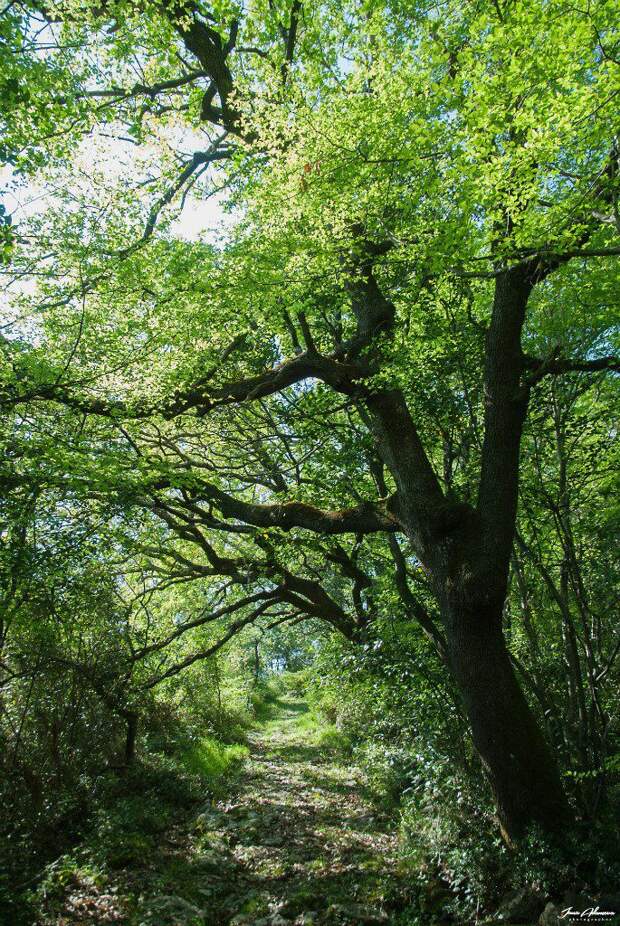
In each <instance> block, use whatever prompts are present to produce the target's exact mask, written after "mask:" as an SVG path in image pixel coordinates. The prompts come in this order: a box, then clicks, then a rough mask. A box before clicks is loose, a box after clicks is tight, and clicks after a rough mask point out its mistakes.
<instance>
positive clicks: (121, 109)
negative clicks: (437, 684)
mask: <svg viewBox="0 0 620 926" xmlns="http://www.w3.org/2000/svg"><path fill="white" fill-rule="evenodd" d="M617 14H618V8H617V4H615V3H602V2H601V3H595V4H590V5H589V7H588V8H587V10H580V9H577V8H575V7H574V6H573V5H571V4H568V3H564V2H562V0H558V2H551V3H549V2H539V3H533V4H532V3H527V4H522V3H519V2H505V3H498V2H480V3H477V4H469V3H460V2H458V0H451V2H449V3H448V4H445V5H441V6H439V5H438V6H436V7H435V6H428V7H426V6H425V5H423V4H418V3H415V2H412V3H405V4H404V5H403V4H399V3H395V4H390V3H389V2H368V3H364V4H349V5H347V4H345V5H344V6H343V5H342V4H339V5H337V6H336V5H331V4H325V5H322V6H321V7H320V8H310V7H306V6H305V5H303V4H302V3H299V2H297V0H293V2H292V3H288V2H273V3H269V4H262V3H258V4H256V6H255V7H253V8H252V9H251V10H250V11H246V10H245V9H242V8H241V6H239V7H237V5H236V4H234V3H232V4H227V3H222V4H213V5H210V4H203V3H199V2H197V3H188V4H175V3H163V4H159V3H146V2H145V3H142V2H119V3H114V4H108V3H104V4H101V5H96V6H93V7H92V8H89V7H88V4H86V5H74V4H68V3H67V4H65V3H62V2H61V3H56V4H52V5H50V6H36V5H32V6H30V5H29V6H28V7H26V6H24V7H22V6H20V5H14V6H13V7H11V8H9V9H8V11H7V13H6V14H5V15H6V18H7V26H6V28H5V29H4V32H3V42H4V43H5V45H6V47H7V50H8V51H9V52H10V54H7V55H6V58H5V62H6V63H5V64H4V65H3V67H5V69H6V76H5V78H4V86H5V91H6V92H7V93H8V94H10V95H11V100H12V101H13V104H14V105H13V106H12V107H11V109H10V111H7V113H6V114H5V116H4V117H3V118H4V119H5V132H6V138H7V142H6V148H7V158H8V159H9V160H10V161H11V163H12V164H13V165H14V168H15V169H16V171H21V172H24V173H28V174H29V175H30V176H31V177H32V178H33V181H34V180H38V182H41V183H43V182H45V183H46V184H47V188H48V189H53V197H52V200H51V203H50V206H49V209H48V210H47V211H46V212H45V213H44V214H43V215H42V216H41V217H39V218H35V219H32V220H31V221H30V225H29V227H28V228H26V229H24V230H23V231H22V230H21V229H20V228H19V227H17V228H16V229H15V230H14V232H13V241H12V247H13V248H14V256H13V262H14V267H15V271H14V272H15V278H16V279H20V280H21V279H23V278H28V277H32V278H33V279H35V280H37V279H38V280H39V287H38V291H37V294H36V297H33V296H32V294H31V293H30V291H26V292H24V293H22V294H21V295H19V296H18V297H16V299H15V303H14V304H15V306H16V307H17V309H18V312H17V314H18V315H20V313H22V315H21V316H20V317H21V319H22V320H21V321H19V320H18V321H17V322H16V327H15V329H14V330H15V331H16V332H17V333H18V334H19V340H18V339H16V338H12V339H10V340H7V341H6V342H4V351H5V354H6V356H7V373H6V376H5V380H4V382H3V385H2V400H3V402H4V404H5V406H6V407H7V408H15V409H16V410H17V414H18V415H21V414H25V415H26V419H25V420H26V424H25V426H23V427H22V435H25V436H23V440H24V441H25V443H26V444H27V443H28V440H29V439H30V438H31V437H32V434H31V430H32V429H31V428H30V427H29V425H28V423H27V416H28V415H29V414H30V415H33V414H37V409H39V407H40V404H41V403H45V404H46V408H47V407H49V409H52V410H50V411H47V410H46V412H45V414H48V415H50V416H51V421H52V422H53V424H51V425H50V426H49V427H50V429H51V431H53V432H54V434H55V435H56V437H55V438H54V442H53V443H49V442H48V443H47V444H46V443H45V441H43V442H41V443H38V444H37V441H36V439H35V441H34V442H35V448H34V450H33V449H32V447H31V448H30V450H29V451H27V452H26V454H25V457H24V459H27V460H32V458H33V455H34V454H39V455H42V456H43V457H44V459H45V461H46V467H44V469H45V472H44V474H43V475H41V474H40V473H39V484H40V482H41V481H43V483H45V482H46V480H47V484H53V485H56V486H57V485H59V484H60V483H62V482H63V481H64V482H65V483H66V484H68V485H69V486H70V487H71V488H72V489H73V490H75V491H76V492H77V493H78V494H79V493H86V494H90V495H91V496H92V495H95V496H97V497H101V496H102V495H104V496H106V497H107V498H109V499H117V500H121V501H122V502H123V504H130V505H133V506H135V507H136V509H145V510H148V511H149V512H151V513H152V514H153V515H155V516H156V517H157V518H159V519H160V520H161V521H162V522H163V523H164V524H165V525H166V526H167V528H168V530H169V531H170V532H171V534H170V536H171V538H174V537H176V538H178V539H179V540H180V541H181V542H182V543H183V544H185V545H186V546H184V547H183V550H184V551H185V552H182V551H181V550H180V548H179V547H178V546H177V547H175V546H174V543H175V541H174V540H173V539H171V540H170V544H172V546H170V547H165V546H164V547H162V548H161V549H160V550H159V551H156V550H155V551H154V550H151V551H150V555H152V556H153V557H154V559H158V558H159V560H160V561H162V562H163V561H166V562H167V563H168V564H169V565H170V563H171V562H174V564H175V568H176V569H178V570H180V571H181V572H182V571H183V570H185V572H186V574H187V575H196V576H200V575H211V576H214V575H215V576H221V577H222V578H223V580H225V581H226V582H231V583H233V584H235V586H236V587H238V588H241V587H243V588H245V597H244V596H243V595H241V596H240V597H239V598H238V599H236V601H238V602H240V603H239V605H238V610H241V611H242V614H243V615H245V617H242V618H240V619H239V620H240V626H244V625H245V624H244V621H245V623H247V622H248V621H251V620H252V619H253V618H254V616H255V615H254V610H256V611H257V612H258V613H259V614H264V613H265V612H266V611H267V609H269V608H272V607H274V608H275V610H274V612H273V613H274V618H275V619H276V620H279V619H283V620H286V619H289V620H297V619H299V618H301V617H303V616H304V615H305V616H309V617H322V618H324V619H327V620H328V621H330V622H331V623H332V625H333V626H335V627H337V629H339V630H341V631H342V632H344V633H346V634H347V635H348V636H350V637H351V638H356V637H359V636H360V635H363V634H364V632H365V626H366V625H367V624H368V622H369V621H370V620H371V618H372V613H373V607H374V605H373V586H374V585H375V584H376V582H377V581H378V577H379V574H380V570H381V558H380V557H379V556H378V555H377V554H376V552H375V553H374V554H373V550H375V547H373V544H374V543H375V541H376V542H377V543H379V541H380V542H381V545H382V546H381V549H384V550H386V551H388V553H389V557H390V563H391V565H390V567H389V568H390V569H391V570H393V571H394V576H395V582H396V585H397V587H398V590H399V593H400V595H401V598H402V600H403V602H404V604H405V605H406V606H407V608H408V609H409V611H410V613H411V614H412V615H414V616H415V617H416V618H417V619H418V620H419V621H420V623H421V626H422V627H423V629H424V631H425V632H426V633H427V635H428V636H429V638H430V640H431V642H432V644H433V646H434V647H435V649H436V651H437V653H438V655H439V657H440V658H441V659H442V660H443V662H444V663H445V666H446V670H447V671H448V672H449V673H450V674H451V676H452V678H453V680H454V683H455V685H456V688H457V690H458V693H459V697H460V699H461V702H462V707H463V709H464V711H465V713H466V715H467V717H468V719H469V723H470V725H471V729H472V734H473V741H474V744H475V747H476V749H477V751H478V753H479V755H480V758H481V760H482V763H483V765H484V768H485V769H486V772H487V774H488V777H489V780H490V784H491V787H492V789H493V794H494V797H495V801H496V805H497V809H498V814H499V817H500V820H501V823H502V826H503V828H504V831H505V833H506V835H507V836H508V838H513V837H516V836H518V835H519V834H520V833H522V832H523V831H524V830H525V828H526V827H527V826H528V825H529V824H530V823H532V822H537V823H539V824H540V825H542V826H543V827H544V828H547V829H553V828H556V827H557V826H558V824H563V822H564V821H565V820H566V819H567V816H568V814H569V811H568V807H567V803H566V800H565V796H564V793H563V789H562V785H561V782H560V776H559V773H558V770H557V766H556V762H555V760H554V757H553V755H552V752H551V750H550V748H549V745H548V743H547V742H546V740H545V738H544V736H543V734H542V732H541V730H540V729H539V726H538V724H537V722H536V720H535V718H534V715H533V713H532V711H531V709H530V707H529V706H528V702H527V700H526V697H525V696H524V693H523V691H522V689H521V687H520V684H519V682H518V680H517V677H516V676H515V671H514V667H513V662H512V660H511V657H510V655H509V652H508V650H507V647H506V642H505V639H504V633H503V613H504V604H505V600H506V593H507V583H508V576H509V567H510V562H511V557H512V556H513V549H514V541H515V522H516V516H517V506H518V495H519V471H520V450H521V445H522V437H523V433H524V428H525V427H526V421H527V415H528V406H529V404H530V399H531V395H532V393H533V391H535V390H536V389H537V388H539V384H541V383H543V382H545V381H546V380H548V378H550V377H558V376H565V375H567V376H570V375H571V374H573V373H575V372H580V373H588V374H591V375H592V376H599V375H602V374H604V373H608V374H611V375H613V374H614V373H616V372H617V371H618V370H619V369H620V361H619V360H618V358H617V357H616V356H615V353H614V340H615V339H616V338H617V315H615V314H614V309H613V307H614V305H615V306H617V304H618V298H617V297H618V292H617V290H618V280H617V272H616V271H617V261H616V256H617V255H618V254H620V239H619V237H618V236H619V224H620V223H619V221H618V193H619V184H618V170H619V166H620V165H619V161H618V157H619V155H618V146H617V136H618V131H619V130H620V119H619V118H618V115H617V106H616V100H617V98H618V93H619V92H620V64H619V53H618V47H619V44H618V43H619V41H620V36H619V34H618V29H617V22H618V15H617ZM41 45H45V49H44V50H43V51H42V50H41V48H40V46H41ZM110 135H112V136H114V137H115V139H116V140H115V141H114V142H113V143H112V146H111V147H110V143H109V138H108V136H110ZM84 137H86V138H90V139H91V141H90V142H85V141H84ZM119 139H120V140H119ZM205 139H206V141H205ZM106 144H107V145H108V147H107V148H106V147H105V145H106ZM188 149H189V150H188ZM129 150H131V151H134V150H135V154H134V156H132V157H128V155H127V153H126V152H127V151H129ZM99 158H104V159H105V158H108V159H110V158H113V159H114V160H115V161H116V160H117V159H118V160H120V161H121V162H123V161H124V162H126V164H125V166H124V165H123V163H121V164H120V166H118V169H115V170H113V171H110V170H107V171H106V170H103V169H102V168H101V166H100V164H99ZM33 181H31V182H33ZM222 190H225V191H226V194H225V195H226V196H227V202H228V204H229V205H230V207H231V209H232V210H233V216H234V220H235V221H234V228H232V229H231V230H229V231H228V232H227V234H226V235H225V236H223V237H222V240H221V241H220V242H218V245H217V246H214V245H207V244H204V243H203V244H199V243H188V242H181V241H179V240H176V239H175V237H174V229H172V230H171V229H170V218H171V216H172V212H171V207H174V206H175V205H182V204H184V203H185V202H186V200H187V199H188V197H190V196H195V197H209V196H212V195H215V193H216V191H219V192H220V194H221V191H222ZM194 202H195V200H194ZM576 293H578V294H579V300H577V299H576ZM33 308H34V309H36V314H35V315H34V320H33V321H31V322H30V323H27V322H25V321H24V320H23V316H24V315H25V316H28V317H30V318H32V316H29V313H30V312H31V311H32V310H33ZM547 314H552V315H554V316H558V317H561V324H556V325H554V326H552V327H553V331H554V337H555V340H551V339H550V338H546V339H545V337H541V336H540V332H541V331H544V325H543V324H541V322H542V321H543V320H544V318H545V316H546V315H547ZM535 332H537V335H536V336H535V335H534V333H535ZM534 348H535V350H536V352H534ZM54 408H55V409H56V411H53V409H54ZM23 409H26V411H25V412H24V411H23ZM22 425H23V421H22ZM47 433H48V434H49V430H48V432H47ZM19 460H22V457H19ZM13 469H14V470H17V472H15V471H12V472H11V474H9V475H7V484H8V485H9V486H10V485H11V480H13V481H14V482H16V483H19V482H20V480H23V479H25V478H26V475H25V472H24V467H23V466H22V465H21V464H20V463H19V462H18V463H17V464H16V466H15V467H14V468H13ZM281 531H285V532H291V533H290V535H289V537H288V539H283V537H282V535H281V533H280V532H281ZM349 535H350V538H351V539H349ZM370 535H376V537H375V536H373V537H371V536H370ZM338 538H342V540H339V539H338ZM403 540H404V541H405V542H406V544H407V545H408V546H407V547H406V548H403ZM187 544H190V545H193V547H194V549H195V556H194V557H193V558H191V557H189V555H188V554H187ZM364 557H366V559H364ZM412 557H414V559H412ZM412 562H414V563H416V564H417V565H418V566H419V569H420V573H421V580H420V581H421V582H423V583H424V586H425V588H426V589H427V590H428V589H430V591H431V592H432V595H433V598H434V602H435V604H434V605H430V606H429V604H428V599H427V598H425V597H424V596H422V598H419V597H417V596H416V592H415V588H412V586H411V583H410V578H411V575H410V574H411V568H410V567H411V563H412ZM364 563H366V564H367V568H365V566H364ZM252 586H255V588H254V589H252ZM345 599H346V602H347V607H345V606H344V605H343V602H344V601H345ZM247 607H251V608H252V609H254V610H251V611H244V610H243V609H244V608H247ZM235 610H237V608H233V609H232V611H231V613H233V612H234V611H235ZM233 631H234V626H233Z"/></svg>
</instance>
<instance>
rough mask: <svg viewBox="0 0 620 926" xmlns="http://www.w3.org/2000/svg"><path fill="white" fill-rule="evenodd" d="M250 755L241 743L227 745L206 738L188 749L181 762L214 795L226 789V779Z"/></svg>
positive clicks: (208, 737)
mask: <svg viewBox="0 0 620 926" xmlns="http://www.w3.org/2000/svg"><path fill="white" fill-rule="evenodd" d="M248 754H249V750H248V747H247V746H245V745H243V744H241V743H233V744H232V745H227V744H225V743H222V742H220V741H219V740H217V739H215V738H214V737H212V736H205V737H203V738H202V739H201V740H199V741H198V742H197V743H193V744H192V745H191V746H189V747H187V748H186V749H185V750H184V751H183V752H182V753H181V755H180V761H181V764H182V766H183V768H185V769H186V770H187V771H188V772H189V773H190V774H192V775H196V776H199V777H200V778H201V779H202V780H203V781H204V782H205V783H206V784H207V785H208V787H209V789H210V790H211V791H212V793H214V794H219V793H220V791H221V790H222V788H224V789H225V787H226V785H225V782H226V778H227V776H228V774H229V773H230V772H231V770H232V769H234V768H235V766H237V765H238V764H239V763H240V762H242V761H243V759H245V758H246V757H247V756H248Z"/></svg>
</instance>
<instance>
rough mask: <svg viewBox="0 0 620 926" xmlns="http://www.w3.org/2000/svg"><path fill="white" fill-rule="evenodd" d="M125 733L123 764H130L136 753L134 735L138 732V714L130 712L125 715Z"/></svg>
mask: <svg viewBox="0 0 620 926" xmlns="http://www.w3.org/2000/svg"><path fill="white" fill-rule="evenodd" d="M126 720H127V734H126V736H125V765H126V766H127V767H128V766H130V765H132V763H133V760H134V758H135V755H136V736H137V734H138V715H137V714H135V713H133V712H130V713H128V714H127V715H126Z"/></svg>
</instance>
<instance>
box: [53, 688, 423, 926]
mask: <svg viewBox="0 0 620 926" xmlns="http://www.w3.org/2000/svg"><path fill="white" fill-rule="evenodd" d="M307 714H308V712H307V706H306V705H305V704H304V703H303V702H300V701H294V700H292V699H282V700H281V701H279V702H278V703H277V704H276V705H275V707H274V715H273V719H272V720H270V721H268V722H267V723H265V724H264V725H263V726H262V727H261V728H260V729H259V730H258V731H256V732H254V733H253V734H252V736H251V739H250V747H251V750H250V756H249V758H248V759H247V760H246V761H245V763H244V765H243V767H242V769H241V770H240V772H239V774H238V779H237V780H236V782H235V784H234V786H233V787H232V788H231V793H232V796H231V797H229V798H228V799H227V800H226V801H220V802H213V803H211V804H209V805H207V807H206V809H203V811H202V812H201V813H199V814H198V815H197V816H196V810H195V808H194V810H193V812H191V814H187V813H185V814H184V815H183V816H182V817H181V818H179V819H178V821H177V823H176V824H175V825H173V826H172V828H170V829H168V830H167V831H165V832H163V833H161V834H160V835H159V837H158V840H157V845H156V848H155V850H154V851H153V850H149V851H145V854H144V856H143V858H141V859H140V860H135V861H133V862H132V863H131V864H130V865H128V866H127V867H123V869H122V870H120V871H118V874H117V875H116V876H112V877H111V878H110V877H107V878H105V879H104V880H103V882H102V883H99V881H98V879H97V877H91V876H90V875H89V873H88V869H87V870H86V873H85V874H84V873H83V874H81V875H80V877H77V876H76V875H75V874H74V875H73V876H72V877H71V878H70V879H69V882H68V886H67V892H66V894H65V898H64V903H63V910H62V913H61V914H60V916H58V915H57V914H56V915H54V914H52V913H51V912H50V914H49V915H48V916H45V917H43V918H42V919H41V920H37V923H40V924H43V926H93V924H99V926H286V924H288V926H311V924H313V926H361V924H365V923H369V924H372V923H386V924H396V923H398V924H399V926H405V924H406V919H402V918H399V917H398V914H397V913H396V911H397V910H398V908H399V907H402V898H403V896H404V894H405V890H404V884H403V882H402V879H401V877H399V873H398V865H397V840H396V836H395V834H394V832H393V829H391V828H390V825H389V822H388V821H386V820H385V819H382V818H381V815H380V814H379V813H378V811H377V809H376V807H373V803H372V800H371V798H370V796H369V795H368V793H367V791H366V782H365V780H364V777H363V775H362V773H361V771H360V770H359V769H356V768H352V767H350V766H349V765H347V764H346V762H343V761H342V760H337V759H336V758H335V754H334V753H333V752H330V751H329V750H326V749H324V748H321V747H319V746H316V745H314V744H313V739H312V735H311V734H310V733H309V732H308V724H307V723H306V722H305V721H307V720H308V716H307Z"/></svg>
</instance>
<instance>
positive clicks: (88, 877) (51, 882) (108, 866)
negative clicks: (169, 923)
mask: <svg viewBox="0 0 620 926" xmlns="http://www.w3.org/2000/svg"><path fill="white" fill-rule="evenodd" d="M247 755H248V748H247V746H245V745H243V744H239V743H233V744H227V743H223V742H221V741H219V740H218V739H216V738H215V737H213V736H205V737H202V738H200V739H198V740H195V741H193V742H189V743H187V742H186V743H183V744H178V745H177V746H176V747H175V749H174V751H173V752H172V753H171V754H168V755H166V754H164V753H146V754H145V755H144V756H142V757H141V758H140V759H138V760H136V762H135V764H134V766H133V767H132V768H131V769H130V770H128V771H127V772H126V773H125V774H122V775H118V774H114V775H112V774H110V775H106V776H105V777H103V778H102V779H100V780H99V781H98V782H97V783H96V787H95V788H94V791H93V799H92V803H91V808H90V813H89V817H88V820H87V821H86V822H85V825H84V828H83V832H82V837H81V839H80V841H79V842H78V843H77V844H76V845H74V846H72V847H70V848H69V849H68V851H64V852H63V853H62V854H60V855H59V856H58V858H56V859H55V860H54V861H52V862H51V863H49V864H48V865H47V866H46V867H45V869H44V870H43V872H42V873H41V875H40V876H39V878H37V879H36V880H35V882H34V885H33V886H32V887H30V888H29V889H28V890H26V891H25V892H24V893H23V894H22V895H21V897H20V898H19V899H18V902H17V904H16V906H15V907H13V909H12V910H10V911H8V910H7V912H6V914H5V916H6V917H8V919H6V922H7V924H8V923H9V922H10V923H11V926H32V924H33V922H36V923H37V924H39V923H40V924H42V926H43V924H45V926H47V924H56V922H57V920H58V916H59V915H60V914H61V911H62V910H63V907H64V905H65V903H66V900H67V896H68V895H70V894H77V895H78V896H79V895H80V892H84V893H85V894H88V893H89V892H92V891H93V890H96V891H97V892H103V893H104V894H105V892H106V891H109V890H114V891H115V890H116V889H117V888H116V887H115V888H112V885H116V884H117V883H118V882H119V880H120V883H123V880H124V877H125V875H127V876H128V877H131V872H132V870H134V869H135V870H143V869H144V867H145V866H147V867H148V869H149V870H151V871H154V870H157V869H158V868H162V867H163V870H164V871H165V870H167V865H163V864H162V858H163V856H162V845H165V843H166V839H167V837H168V834H169V833H170V832H171V831H173V830H174V828H175V827H176V826H181V827H182V828H183V827H186V826H187V824H188V821H190V820H191V818H192V816H193V815H195V814H197V813H198V812H199V811H200V809H201V807H204V806H205V804H206V805H208V804H209V803H210V802H211V801H213V800H215V799H217V798H221V797H223V796H224V795H225V794H226V793H227V792H228V791H229V789H231V788H232V786H233V781H234V778H235V773H236V771H237V770H238V769H239V768H240V766H241V764H242V762H243V760H244V759H245V757H246V756H247ZM176 877H177V876H176V875H175V878H176ZM172 880H174V878H172ZM123 893H124V894H126V892H125V891H123ZM132 894H133V890H132V889H131V888H130V890H129V893H128V894H126V896H125V901H124V902H125V903H128V904H129V907H130V908H131V907H132V906H133V901H132ZM110 902H111V903H112V901H110ZM37 916H38V918H37ZM2 922H4V920H3V919H2V913H1V911H0V923H2Z"/></svg>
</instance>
